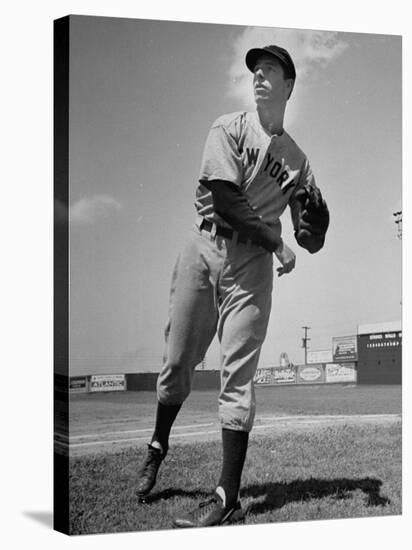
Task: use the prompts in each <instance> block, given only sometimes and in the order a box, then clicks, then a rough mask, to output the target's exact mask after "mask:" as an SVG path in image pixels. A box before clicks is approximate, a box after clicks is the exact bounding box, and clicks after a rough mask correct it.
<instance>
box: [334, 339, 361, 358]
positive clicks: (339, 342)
mask: <svg viewBox="0 0 412 550" xmlns="http://www.w3.org/2000/svg"><path fill="white" fill-rule="evenodd" d="M357 348H358V347H357V338H356V336H336V337H334V338H332V349H333V362H334V363H335V362H336V363H339V362H341V361H357V360H358V349H357Z"/></svg>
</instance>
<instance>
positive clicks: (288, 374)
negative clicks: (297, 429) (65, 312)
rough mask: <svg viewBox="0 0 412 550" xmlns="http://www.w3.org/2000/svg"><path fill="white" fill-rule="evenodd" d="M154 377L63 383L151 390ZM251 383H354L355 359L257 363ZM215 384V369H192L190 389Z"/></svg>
mask: <svg viewBox="0 0 412 550" xmlns="http://www.w3.org/2000/svg"><path fill="white" fill-rule="evenodd" d="M157 377H158V373H157V372H142V373H128V374H93V375H84V376H72V377H70V379H69V383H68V384H67V387H68V390H69V392H70V394H75V393H101V392H112V391H125V390H129V391H155V390H156V381H157ZM254 383H255V386H256V387H260V386H288V385H308V384H348V383H352V384H356V383H357V369H356V363H355V362H342V363H316V364H313V363H310V364H307V365H288V366H273V367H272V366H269V367H260V368H258V369H257V371H256V374H255V377H254ZM219 387H220V371H219V370H198V371H196V374H195V376H194V377H193V390H218V389H219Z"/></svg>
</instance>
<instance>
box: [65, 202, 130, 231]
mask: <svg viewBox="0 0 412 550" xmlns="http://www.w3.org/2000/svg"><path fill="white" fill-rule="evenodd" d="M120 208H121V204H120V203H119V202H118V201H117V200H116V199H113V198H112V197H110V196H109V195H95V196H93V197H84V198H82V199H80V200H78V201H77V202H75V203H73V204H71V205H70V213H69V220H70V223H71V224H75V225H80V224H90V223H93V222H95V221H96V220H98V219H100V218H105V217H107V216H109V215H110V214H111V213H112V212H113V211H114V210H119V209H120Z"/></svg>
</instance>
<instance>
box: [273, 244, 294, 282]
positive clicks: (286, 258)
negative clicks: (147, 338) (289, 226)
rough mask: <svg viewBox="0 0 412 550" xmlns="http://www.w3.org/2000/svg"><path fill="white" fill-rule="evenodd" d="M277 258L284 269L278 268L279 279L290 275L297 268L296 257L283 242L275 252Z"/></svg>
mask: <svg viewBox="0 0 412 550" xmlns="http://www.w3.org/2000/svg"><path fill="white" fill-rule="evenodd" d="M275 255H276V258H277V259H278V260H279V261H280V263H281V264H282V267H278V268H277V272H278V277H280V276H281V275H283V274H284V273H290V272H291V271H292V269H293V268H294V267H295V262H296V255H295V253H294V252H293V250H291V249H290V248H289V247H288V246H287V245H286V244H285V243H284V242H283V241H282V244H281V245H280V246H279V248H277V249H276V250H275Z"/></svg>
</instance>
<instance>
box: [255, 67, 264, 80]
mask: <svg viewBox="0 0 412 550" xmlns="http://www.w3.org/2000/svg"><path fill="white" fill-rule="evenodd" d="M255 77H256V78H257V79H258V80H262V79H263V78H264V74H263V70H262V69H259V68H258V69H256V71H255Z"/></svg>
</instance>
